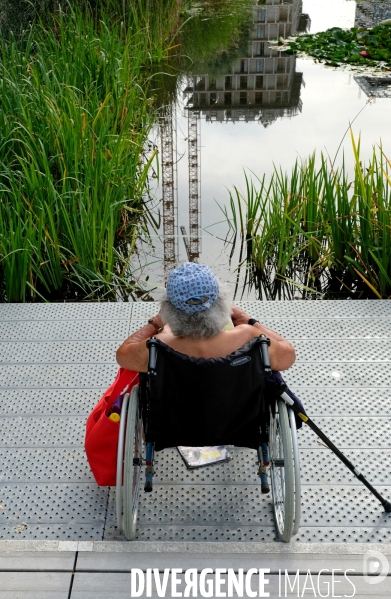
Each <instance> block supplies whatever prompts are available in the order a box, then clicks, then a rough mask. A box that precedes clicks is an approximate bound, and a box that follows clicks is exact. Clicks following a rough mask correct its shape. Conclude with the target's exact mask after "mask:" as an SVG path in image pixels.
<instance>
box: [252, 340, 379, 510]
mask: <svg viewBox="0 0 391 599" xmlns="http://www.w3.org/2000/svg"><path fill="white" fill-rule="evenodd" d="M269 343H270V341H269V339H268V338H267V337H265V336H264V335H261V355H262V361H263V366H264V369H265V373H266V374H267V375H269V376H268V377H267V379H266V380H267V381H268V383H270V384H272V385H273V386H274V390H275V392H276V394H277V395H279V396H280V397H281V399H283V400H284V401H285V403H286V404H288V406H289V407H290V408H292V410H293V411H294V413H295V414H296V415H297V416H298V417H299V418H300V419H301V420H302V421H303V422H304V423H305V424H307V425H308V426H309V427H310V429H312V430H313V431H314V433H315V434H316V435H318V437H319V438H320V439H321V440H322V441H323V443H325V444H326V445H327V447H328V448H329V449H331V451H332V452H333V453H335V455H336V456H337V457H338V458H339V459H340V460H341V462H343V463H344V464H345V466H347V467H348V468H349V470H350V471H351V472H353V474H354V476H355V477H356V478H357V479H358V480H359V481H360V482H362V483H363V484H364V485H365V486H366V488H367V489H368V490H369V491H370V492H371V493H372V494H373V495H374V496H375V497H376V499H378V500H379V501H380V503H381V504H382V506H383V507H384V510H385V511H386V512H387V513H388V514H389V513H391V502H390V501H387V499H384V497H382V496H381V495H380V493H379V492H378V491H376V489H375V488H374V487H373V486H372V485H371V483H370V482H368V481H367V479H366V478H365V476H364V475H363V474H361V472H360V471H359V470H358V468H356V467H355V466H354V465H353V464H352V462H351V461H350V460H348V458H347V457H346V456H345V455H344V454H343V453H342V451H340V450H339V449H338V447H336V446H335V445H334V443H332V441H330V439H329V438H328V437H326V435H325V434H324V433H323V432H322V431H321V430H320V428H318V427H317V426H316V424H315V423H314V422H313V421H312V420H311V418H310V417H309V416H307V414H306V413H305V410H303V408H299V406H298V405H297V404H296V403H295V401H294V400H293V399H292V398H291V397H289V395H288V393H287V391H289V389H288V386H287V384H286V383H285V381H284V380H283V378H282V377H281V375H280V373H279V372H278V373H277V372H276V373H275V374H274V373H273V372H272V370H271V366H270V356H269V348H268V346H269ZM276 379H277V380H276ZM279 379H281V381H280V380H279ZM290 392H291V391H290Z"/></svg>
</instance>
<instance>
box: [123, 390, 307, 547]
mask: <svg viewBox="0 0 391 599" xmlns="http://www.w3.org/2000/svg"><path fill="white" fill-rule="evenodd" d="M283 395H284V394H283ZM275 402H276V403H275V406H273V409H271V408H272V407H270V420H269V422H268V423H266V428H267V436H266V438H267V442H264V443H262V445H261V446H260V448H259V449H258V464H259V469H258V475H259V476H260V478H261V483H262V484H261V492H262V493H269V492H270V488H269V484H268V473H267V471H268V469H269V470H270V480H271V492H272V502H273V512H274V520H275V526H276V532H277V537H278V539H279V540H281V541H283V542H285V543H289V541H290V540H291V537H292V535H295V534H296V533H297V532H298V530H299V527H300V515H301V485H300V458H299V450H298V443H297V431H296V422H295V418H294V413H293V410H292V409H291V408H290V407H289V406H288V405H287V403H286V401H285V400H284V399H283V398H278V399H276V400H275ZM125 424H126V426H125ZM143 456H145V457H143ZM153 458H154V446H153V443H147V444H146V447H145V444H144V440H143V423H142V418H141V406H140V403H139V386H138V385H137V386H135V387H133V389H132V392H131V394H126V396H125V398H124V401H123V404H122V410H121V421H120V433H119V438H118V454H117V480H116V483H117V485H116V512H117V528H118V531H119V532H123V533H124V535H125V538H126V539H127V540H128V541H131V540H133V539H134V536H135V533H136V526H137V511H138V498H139V491H140V482H141V468H142V466H143V465H145V466H146V470H145V486H144V490H145V491H146V492H151V491H152V489H153V474H154V470H153Z"/></svg>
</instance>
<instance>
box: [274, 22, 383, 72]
mask: <svg viewBox="0 0 391 599" xmlns="http://www.w3.org/2000/svg"><path fill="white" fill-rule="evenodd" d="M279 43H280V44H285V45H286V46H287V47H288V49H287V52H288V54H289V53H290V54H292V53H295V52H297V51H301V52H305V53H306V54H309V55H310V56H313V57H314V58H317V59H319V60H322V61H325V63H326V64H328V65H331V66H338V65H340V64H354V65H368V64H372V65H373V64H374V63H376V62H378V61H382V62H383V63H384V64H385V66H386V67H388V68H391V23H385V24H383V25H377V26H376V27H373V28H371V29H364V28H357V27H353V28H352V29H340V28H339V27H333V28H331V29H328V30H327V31H323V32H320V33H314V34H309V33H307V34H305V35H301V36H299V37H297V38H296V39H295V40H294V41H292V40H287V41H283V40H282V41H280V42H279Z"/></svg>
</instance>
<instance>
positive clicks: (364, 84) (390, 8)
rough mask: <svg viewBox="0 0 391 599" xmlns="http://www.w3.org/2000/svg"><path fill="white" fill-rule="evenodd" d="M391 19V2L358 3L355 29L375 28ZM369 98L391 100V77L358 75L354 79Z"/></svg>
mask: <svg viewBox="0 0 391 599" xmlns="http://www.w3.org/2000/svg"><path fill="white" fill-rule="evenodd" d="M387 19H391V2H390V1H388V2H385V1H384V0H383V1H382V2H358V3H357V6H356V14H355V20H354V26H355V27H374V26H375V25H379V23H381V22H382V21H385V20H387ZM354 80H355V81H356V83H357V84H358V85H359V86H360V89H362V91H363V92H364V93H365V94H366V96H368V98H391V77H390V75H389V74H388V75H387V74H385V75H383V76H370V75H357V76H355V77H354Z"/></svg>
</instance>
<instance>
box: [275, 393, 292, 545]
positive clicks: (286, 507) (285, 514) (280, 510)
mask: <svg viewBox="0 0 391 599" xmlns="http://www.w3.org/2000/svg"><path fill="white" fill-rule="evenodd" d="M269 457H270V478H271V488H272V497H273V511H274V520H275V525H276V531H277V536H278V538H279V539H280V540H282V541H284V542H285V543H289V541H290V540H291V537H292V534H293V528H294V522H295V473H294V466H295V464H294V459H293V447H292V436H291V430H290V425H289V417H288V410H287V406H286V404H285V402H284V401H283V400H282V399H278V400H277V401H276V407H275V414H273V413H272V412H271V414H270V429H269Z"/></svg>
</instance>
